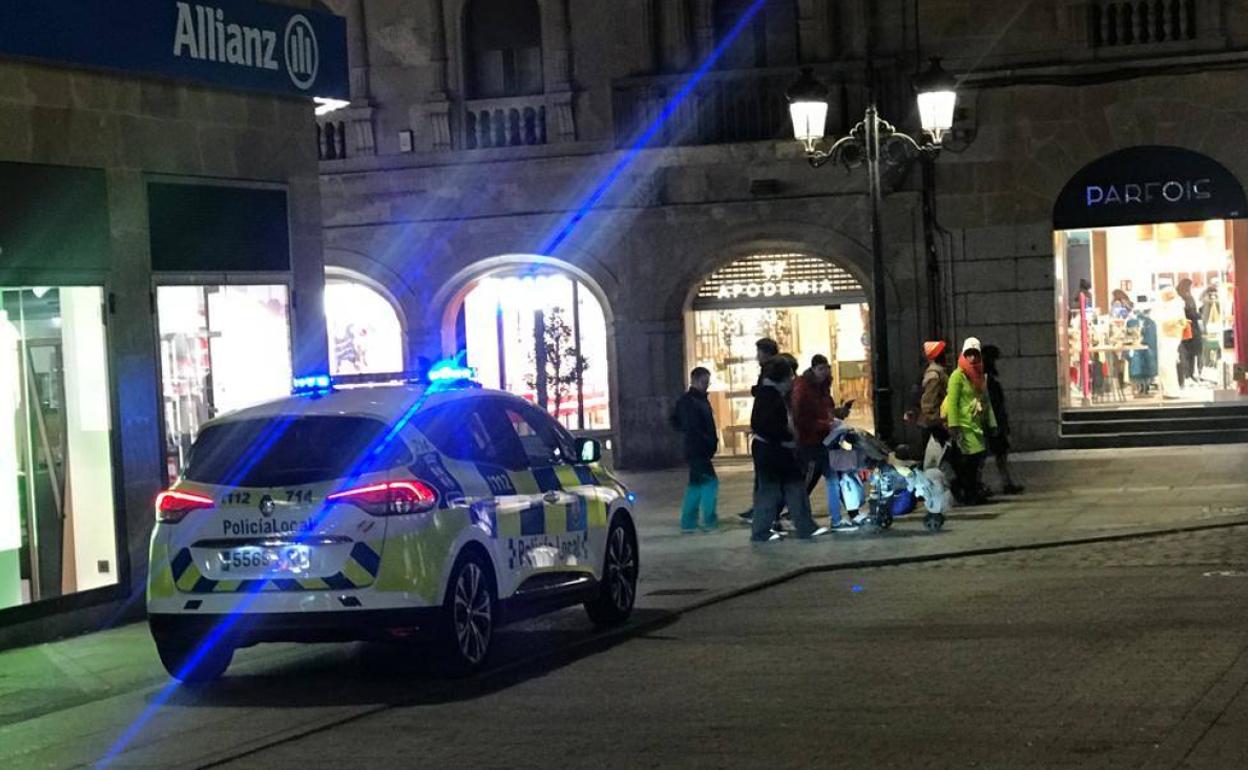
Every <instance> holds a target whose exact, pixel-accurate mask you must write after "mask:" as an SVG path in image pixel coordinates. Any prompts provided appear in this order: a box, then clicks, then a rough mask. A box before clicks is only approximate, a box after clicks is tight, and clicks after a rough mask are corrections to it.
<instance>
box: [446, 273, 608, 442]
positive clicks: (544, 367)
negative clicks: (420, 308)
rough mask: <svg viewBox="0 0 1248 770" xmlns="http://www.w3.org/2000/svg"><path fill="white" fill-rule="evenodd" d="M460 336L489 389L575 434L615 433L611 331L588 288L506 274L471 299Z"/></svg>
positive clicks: (558, 277)
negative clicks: (532, 408) (519, 398)
mask: <svg viewBox="0 0 1248 770" xmlns="http://www.w3.org/2000/svg"><path fill="white" fill-rule="evenodd" d="M459 319H460V320H459V326H460V329H461V331H460V334H461V336H462V339H463V346H464V348H465V349H466V351H467V361H468V365H469V366H471V367H473V368H474V369H476V371H477V377H478V379H479V380H480V381H481V382H482V383H483V384H484V385H486V387H491V388H499V389H502V390H507V391H510V392H512V393H516V394H518V395H520V396H522V397H524V398H526V399H528V400H529V401H530V402H532V403H534V404H537V405H538V406H540V407H542V408H543V409H545V410H546V411H547V412H549V413H550V414H551V415H554V416H555V417H556V418H557V419H558V420H559V422H560V423H561V424H563V426H564V427H566V428H568V429H570V430H608V429H610V427H611V418H610V401H609V396H610V392H609V391H610V386H609V382H610V380H609V376H608V369H607V324H606V316H605V314H604V312H603V308H602V305H601V304H600V303H599V302H598V299H597V298H596V297H595V296H594V294H593V292H591V291H590V290H589V289H588V287H586V286H585V285H584V284H582V283H581V282H579V281H577V280H575V279H573V278H570V277H568V276H566V275H563V274H560V273H548V274H537V275H532V274H526V275H523V276H518V275H507V274H499V275H495V276H490V277H487V278H484V279H481V280H480V281H478V282H477V283H476V285H475V286H473V288H472V289H471V290H469V292H468V294H467V295H466V296H465V298H464V303H463V307H462V308H461V311H460V316H459Z"/></svg>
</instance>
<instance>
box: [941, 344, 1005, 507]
mask: <svg viewBox="0 0 1248 770" xmlns="http://www.w3.org/2000/svg"><path fill="white" fill-rule="evenodd" d="M941 412H942V413H943V414H944V415H945V420H946V422H947V423H948V425H949V438H950V441H952V443H953V446H954V447H955V448H957V450H958V452H957V458H956V460H955V463H954V467H955V469H956V475H957V478H956V479H954V484H953V493H954V497H956V498H957V500H958V502H960V503H963V504H965V505H980V504H982V503H984V502H986V499H985V497H984V494H983V491H982V489H981V487H980V481H979V479H980V473H981V472H982V471H983V467H984V459H985V457H986V456H987V450H988V444H987V441H986V438H985V437H986V436H987V434H988V433H989V432H990V431H995V430H996V428H997V418H996V417H995V416H994V415H993V412H992V402H991V401H990V400H989V398H988V380H987V377H986V376H985V374H984V361H983V354H982V353H981V352H980V344H979V340H978V339H977V338H975V337H967V339H966V342H964V343H962V355H961V356H960V357H959V358H958V368H957V369H955V370H954V372H953V374H951V375H950V376H949V386H948V392H947V393H946V394H945V401H944V403H943V404H942V405H941Z"/></svg>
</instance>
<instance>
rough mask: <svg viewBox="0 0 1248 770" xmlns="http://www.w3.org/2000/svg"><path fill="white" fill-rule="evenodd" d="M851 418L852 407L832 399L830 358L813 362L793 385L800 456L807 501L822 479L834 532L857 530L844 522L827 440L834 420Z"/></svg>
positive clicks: (829, 519) (821, 358)
mask: <svg viewBox="0 0 1248 770" xmlns="http://www.w3.org/2000/svg"><path fill="white" fill-rule="evenodd" d="M847 416H849V409H848V407H845V408H842V409H837V408H836V401H835V400H834V399H833V398H832V366H831V364H830V363H829V362H828V359H827V357H826V356H822V355H816V356H814V357H813V358H811V359H810V368H809V369H807V370H806V371H805V372H803V373H802V376H800V377H798V378H797V381H796V382H795V383H794V385H793V427H794V429H795V430H796V432H797V454H798V459H799V460H800V461H801V463H802V467H803V468H804V470H805V473H806V497H807V498H809V497H810V493H811V492H813V491H814V490H815V487H816V486H817V485H818V484H819V479H820V478H821V477H822V478H823V479H824V481H825V485H826V486H827V496H828V521H829V524H830V525H831V526H832V528H833V529H842V530H845V529H853V528H855V526H854V525H853V524H852V523H851V522H850V521H849V520H848V518H847V519H845V520H842V519H841V487H840V474H839V473H837V472H836V471H834V470H832V467H831V465H830V464H829V463H828V449H827V447H825V446H824V445H823V440H824V439H825V438H827V437H828V434H829V433H831V432H832V425H833V420H834V419H836V418H840V419H844V418H845V417H847Z"/></svg>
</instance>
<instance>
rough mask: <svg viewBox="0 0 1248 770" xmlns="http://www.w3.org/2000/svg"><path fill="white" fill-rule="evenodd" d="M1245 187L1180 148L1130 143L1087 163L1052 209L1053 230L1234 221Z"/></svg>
mask: <svg viewBox="0 0 1248 770" xmlns="http://www.w3.org/2000/svg"><path fill="white" fill-rule="evenodd" d="M1243 216H1248V200H1246V199H1245V197H1244V188H1243V186H1242V185H1240V183H1239V180H1237V179H1236V178H1235V176H1234V174H1232V173H1231V172H1230V171H1228V170H1226V168H1225V167H1223V166H1222V165H1221V164H1219V163H1218V162H1217V161H1215V160H1213V159H1212V158H1209V157H1207V156H1205V155H1201V154H1200V153H1196V152H1192V151H1191V150H1184V149H1181V148H1178V147H1157V146H1146V147H1131V148H1128V149H1125V150H1119V151H1118V152H1114V153H1110V154H1109V155H1106V156H1105V157H1103V158H1101V159H1100V160H1097V161H1094V162H1093V163H1090V164H1089V165H1087V166H1085V167H1084V168H1083V169H1082V170H1081V171H1079V173H1077V174H1075V176H1074V177H1073V178H1072V179H1071V180H1070V181H1069V182H1068V183H1067V184H1066V187H1064V188H1063V189H1062V193H1061V195H1059V196H1058V199H1057V204H1056V205H1055V206H1054V208H1053V227H1054V229H1056V230H1077V229H1084V228H1093V227H1117V226H1120V225H1143V224H1157V223H1161V222H1191V221H1200V220H1206V219H1237V218H1239V217H1243Z"/></svg>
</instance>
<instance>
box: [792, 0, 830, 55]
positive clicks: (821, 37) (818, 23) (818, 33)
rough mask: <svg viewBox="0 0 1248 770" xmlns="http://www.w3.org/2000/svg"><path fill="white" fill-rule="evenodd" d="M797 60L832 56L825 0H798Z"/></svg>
mask: <svg viewBox="0 0 1248 770" xmlns="http://www.w3.org/2000/svg"><path fill="white" fill-rule="evenodd" d="M797 35H798V45H799V49H798V52H797V55H798V60H799V61H801V62H802V63H803V64H809V63H812V62H822V61H828V60H829V59H831V58H832V35H831V30H830V29H829V25H828V3H827V0H798V2H797Z"/></svg>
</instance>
